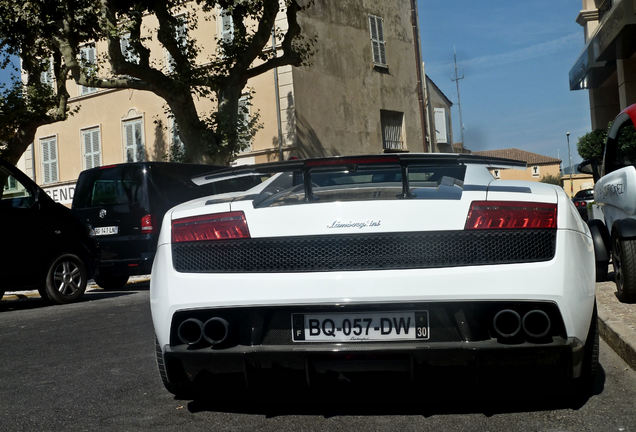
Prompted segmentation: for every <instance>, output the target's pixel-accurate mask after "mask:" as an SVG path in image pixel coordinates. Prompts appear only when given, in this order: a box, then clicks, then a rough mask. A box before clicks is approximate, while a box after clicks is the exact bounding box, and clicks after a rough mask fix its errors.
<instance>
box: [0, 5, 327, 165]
mask: <svg viewBox="0 0 636 432" xmlns="http://www.w3.org/2000/svg"><path fill="white" fill-rule="evenodd" d="M301 3H302V5H301ZM311 4H312V1H302V0H286V1H285V2H284V5H283V6H284V7H285V9H284V11H285V14H286V18H287V24H288V25H287V29H286V30H285V31H282V30H281V29H279V28H277V27H276V17H277V14H278V13H279V12H280V11H281V2H279V0H197V1H196V2H194V1H193V2H183V1H182V0H161V1H159V0H148V1H143V2H140V1H134V2H131V1H121V0H100V1H97V0H58V1H55V2H51V1H50V0H31V1H27V2H16V1H14V0H0V41H1V42H0V50H2V51H4V52H5V53H6V56H5V57H4V58H3V59H2V60H3V61H4V62H5V64H6V62H7V60H6V59H7V58H8V57H10V56H11V55H14V56H15V55H16V54H18V53H19V54H20V55H21V58H22V67H23V69H25V71H26V72H27V76H28V83H27V86H31V87H32V88H30V89H27V91H26V93H25V97H26V99H24V100H23V102H24V104H23V105H22V108H24V109H22V110H21V111H17V112H25V113H27V114H28V113H30V111H29V109H36V110H39V112H40V113H41V112H42V111H45V112H46V116H45V118H38V121H40V122H42V121H43V122H44V123H46V122H50V120H53V119H55V118H57V119H61V118H63V117H64V116H65V115H66V114H67V108H66V99H67V97H68V94H67V93H66V89H65V87H64V86H65V84H66V80H67V79H68V78H72V79H73V80H74V81H75V82H76V83H77V84H79V85H83V86H86V87H95V88H105V89H137V90H145V91H150V92H153V93H155V94H156V95H157V96H159V97H161V98H162V99H164V100H165V102H166V104H167V106H168V108H169V110H170V111H171V112H172V113H173V116H174V120H175V122H176V123H177V124H178V129H179V135H180V137H181V141H182V142H183V143H184V148H183V154H182V155H178V154H177V153H175V157H183V159H184V160H185V161H189V162H194V161H197V162H198V161H208V162H228V161H229V160H231V159H232V158H233V157H234V156H235V155H236V154H237V153H238V152H239V151H241V150H242V149H244V148H245V146H246V145H247V143H248V141H249V139H250V138H251V137H252V136H253V135H254V134H255V133H256V131H257V129H258V127H259V122H258V113H256V112H252V113H250V119H249V121H245V120H244V119H245V116H244V112H242V111H245V110H248V109H249V105H250V103H249V100H248V102H247V104H243V105H242V104H240V103H239V100H240V99H241V97H243V95H244V88H245V87H246V85H247V82H248V80H250V79H252V78H254V77H256V76H258V75H260V74H262V73H265V72H268V71H270V70H272V69H273V68H275V67H280V66H285V65H294V66H300V65H301V64H306V62H307V61H308V59H309V58H310V56H311V54H312V47H313V44H314V43H315V39H313V38H311V37H306V36H304V35H303V34H302V32H301V27H300V25H299V23H298V20H297V14H298V12H299V11H302V10H303V9H305V8H307V7H310V5H311ZM219 8H220V9H222V10H223V11H224V14H225V16H226V17H228V16H231V32H230V33H231V37H225V38H217V37H216V36H215V35H214V34H208V33H207V32H206V33H205V35H206V36H205V37H206V38H207V39H205V40H197V39H195V38H194V35H196V34H204V32H198V31H197V28H198V26H199V23H198V20H199V18H201V17H203V19H206V20H209V19H212V17H213V16H214V15H213V14H215V13H216V11H217V10H219ZM200 10H203V11H204V12H207V15H200V14H199V11H200ZM148 16H154V18H155V19H156V24H153V25H156V27H155V28H156V32H155V33H154V34H152V36H150V37H149V36H144V34H145V33H144V32H145V31H146V30H147V29H148V23H147V22H144V21H143V20H144V19H145V17H148ZM184 20H186V21H187V22H184ZM153 22H155V20H154V19H153ZM184 24H185V26H184ZM272 33H274V34H275V35H276V39H277V46H276V48H275V49H269V48H268V45H269V44H270V42H271V39H272ZM124 35H126V36H127V41H128V43H127V44H124V47H125V48H124V49H122V43H121V40H120V39H121V38H122V37H123V36H124ZM95 41H102V42H105V43H106V46H107V52H105V53H100V54H99V56H98V58H97V59H96V60H97V64H94V63H93V64H91V63H90V62H87V61H86V60H85V59H82V58H81V55H80V54H81V47H82V46H83V45H84V44H86V43H92V42H95ZM156 41H158V42H159V43H160V44H161V46H162V47H161V49H162V50H163V51H164V52H166V53H167V54H168V55H167V58H168V59H169V60H166V61H163V60H159V61H158V60H157V58H156V57H157V55H156V54H157V53H152V54H153V55H151V52H150V49H151V46H156V45H152V44H156ZM213 43H215V44H216V45H217V46H218V47H219V49H218V52H216V53H214V54H211V55H205V56H204V55H203V53H204V51H205V49H204V48H206V47H209V46H210V45H211V44H213ZM126 46H127V48H126ZM7 56H8V57H7ZM163 57H166V56H165V55H161V56H160V58H163ZM49 59H51V62H49ZM49 64H52V65H53V75H54V77H55V80H54V82H55V88H50V87H49V88H48V89H47V88H44V87H43V86H38V84H37V83H38V82H39V80H40V74H41V73H42V72H45V71H46V70H47V69H48V65H49ZM18 87H19V86H18ZM19 93H20V92H19V91H16V92H14V93H13V95H10V94H8V93H7V96H6V98H10V97H11V98H14V99H15V97H18V96H19ZM27 99H28V100H27ZM201 99H208V100H214V101H217V103H218V107H217V108H216V109H214V110H212V111H211V112H200V111H199V110H198V109H197V105H196V104H195V101H196V100H201ZM36 102H41V103H36ZM1 103H2V102H1V101H0V104H1ZM7 106H9V105H7ZM5 111H6V110H5ZM52 114H54V115H52ZM40 117H41V116H40ZM23 118H25V119H29V118H30V117H29V115H26V116H24V117H23ZM0 123H2V119H0ZM44 123H41V124H44ZM1 127H2V125H0V128H1ZM0 136H1V135H0ZM0 139H1V138H0ZM8 146H9V147H11V146H12V144H11V143H8ZM175 150H176V149H175Z"/></svg>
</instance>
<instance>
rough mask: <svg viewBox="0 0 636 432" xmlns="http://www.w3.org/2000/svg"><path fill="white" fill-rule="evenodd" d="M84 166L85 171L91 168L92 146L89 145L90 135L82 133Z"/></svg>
mask: <svg viewBox="0 0 636 432" xmlns="http://www.w3.org/2000/svg"><path fill="white" fill-rule="evenodd" d="M83 135H84V166H85V167H86V169H89V168H93V155H92V153H93V145H92V143H91V134H90V133H88V132H84V133H83Z"/></svg>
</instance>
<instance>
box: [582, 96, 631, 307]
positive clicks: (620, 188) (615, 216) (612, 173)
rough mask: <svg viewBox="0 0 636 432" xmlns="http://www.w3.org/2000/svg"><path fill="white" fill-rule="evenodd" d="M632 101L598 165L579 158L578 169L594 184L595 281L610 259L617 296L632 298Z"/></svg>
mask: <svg viewBox="0 0 636 432" xmlns="http://www.w3.org/2000/svg"><path fill="white" fill-rule="evenodd" d="M635 124H636V104H634V105H631V106H629V107H627V108H626V109H625V110H623V111H622V112H621V113H620V114H619V115H618V116H617V117H616V119H615V120H614V122H613V123H612V126H611V127H610V129H609V131H608V132H607V141H606V142H605V149H604V153H603V161H602V163H601V164H600V166H598V165H597V163H596V161H583V162H582V163H581V164H580V165H579V170H580V171H582V172H587V173H591V174H593V176H594V180H595V181H596V184H595V186H594V199H595V202H596V204H597V205H598V210H599V211H597V212H595V214H596V217H595V218H594V219H592V220H590V221H589V225H590V231H591V233H592V236H593V238H594V252H595V257H596V269H597V270H596V271H597V280H605V279H607V271H608V270H607V266H608V262H609V260H610V257H611V258H612V264H613V265H614V273H615V276H616V288H617V291H618V297H619V298H620V299H621V300H622V301H629V302H631V301H636V168H635V167H634V165H635V164H636V129H635V128H634V125H635Z"/></svg>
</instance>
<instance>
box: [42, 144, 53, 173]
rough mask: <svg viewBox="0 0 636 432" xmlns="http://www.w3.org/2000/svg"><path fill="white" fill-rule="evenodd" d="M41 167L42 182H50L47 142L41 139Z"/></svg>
mask: <svg viewBox="0 0 636 432" xmlns="http://www.w3.org/2000/svg"><path fill="white" fill-rule="evenodd" d="M42 169H43V171H44V183H50V182H51V171H50V169H49V143H48V141H42Z"/></svg>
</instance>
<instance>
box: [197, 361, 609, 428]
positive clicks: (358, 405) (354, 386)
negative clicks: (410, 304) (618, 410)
mask: <svg viewBox="0 0 636 432" xmlns="http://www.w3.org/2000/svg"><path fill="white" fill-rule="evenodd" d="M463 372H464V373H461V372H460V373H459V374H451V375H448V374H439V373H437V372H433V373H431V374H430V376H424V377H420V379H419V380H418V382H416V383H406V382H403V381H402V380H396V379H394V377H391V376H383V375H378V374H374V375H373V376H370V377H369V378H368V379H367V380H366V381H365V382H364V383H353V382H342V380H341V379H338V378H335V377H331V378H333V379H326V380H325V382H323V383H320V384H314V385H312V387H311V388H308V387H307V386H306V385H304V384H301V383H299V382H295V383H294V382H291V381H290V380H282V381H281V380H280V379H274V380H270V381H269V382H267V381H265V382H259V383H258V384H256V385H253V386H250V387H249V388H246V387H245V386H244V385H242V383H241V382H240V381H238V382H234V383H233V385H232V383H229V382H225V383H223V385H219V384H221V383H218V382H217V383H216V384H217V385H207V386H206V388H207V389H210V392H209V393H207V394H206V395H204V396H199V397H198V398H196V399H194V400H192V401H191V402H190V403H189V404H188V409H189V410H190V412H193V413H196V412H202V411H213V412H228V413H245V414H258V415H264V416H267V417H276V416H286V415H320V416H324V417H334V416H344V415H347V416H350V415H356V416H375V415H421V416H425V417H428V416H432V415H440V414H442V415H443V414H469V413H482V414H484V415H487V416H491V415H495V414H501V413H512V412H532V411H550V410H556V409H575V410H577V409H580V408H581V407H582V406H583V405H585V403H586V402H587V401H588V400H589V398H590V397H593V396H595V395H598V394H600V393H602V391H603V388H604V383H605V372H604V371H603V370H602V369H601V372H600V373H599V374H598V375H597V376H596V379H595V382H594V383H593V384H592V387H591V388H590V387H587V389H586V388H585V386H581V385H573V384H572V382H570V381H561V382H557V383H555V382H554V381H549V382H548V381H547V380H546V379H544V378H545V377H544V376H540V377H539V376H536V375H533V374H527V373H526V374H523V376H522V377H519V376H515V377H512V376H510V375H502V376H497V375H496V374H495V375H494V376H477V375H474V374H470V373H468V374H467V373H465V371H463ZM517 375H519V374H517ZM287 378H289V377H287ZM209 384H212V383H209ZM215 389H219V390H215ZM229 389H234V390H229Z"/></svg>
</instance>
